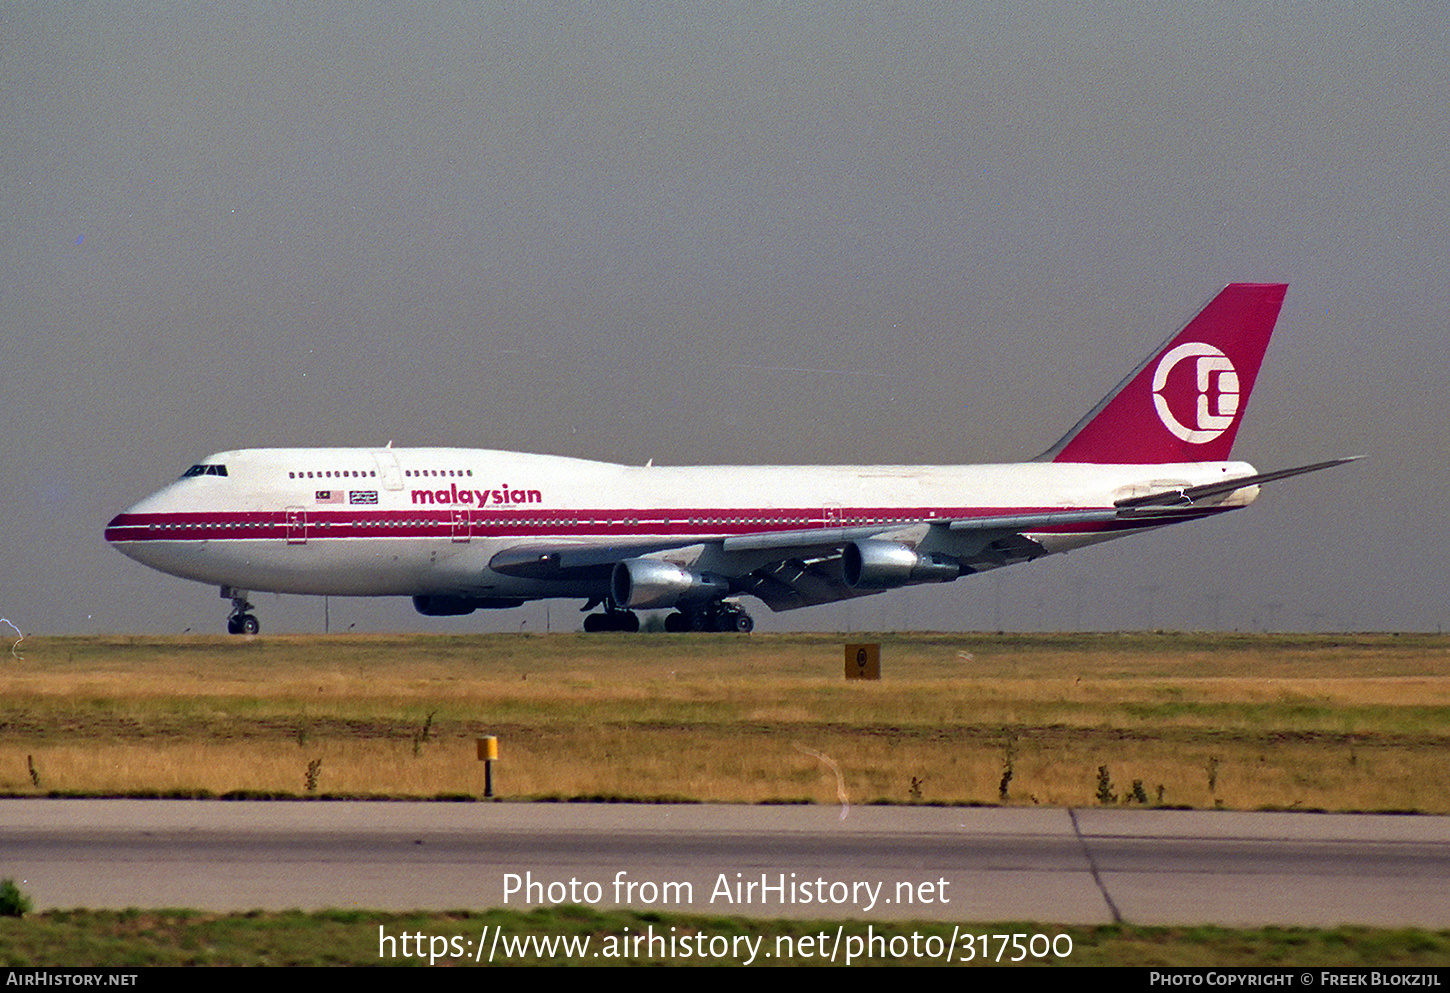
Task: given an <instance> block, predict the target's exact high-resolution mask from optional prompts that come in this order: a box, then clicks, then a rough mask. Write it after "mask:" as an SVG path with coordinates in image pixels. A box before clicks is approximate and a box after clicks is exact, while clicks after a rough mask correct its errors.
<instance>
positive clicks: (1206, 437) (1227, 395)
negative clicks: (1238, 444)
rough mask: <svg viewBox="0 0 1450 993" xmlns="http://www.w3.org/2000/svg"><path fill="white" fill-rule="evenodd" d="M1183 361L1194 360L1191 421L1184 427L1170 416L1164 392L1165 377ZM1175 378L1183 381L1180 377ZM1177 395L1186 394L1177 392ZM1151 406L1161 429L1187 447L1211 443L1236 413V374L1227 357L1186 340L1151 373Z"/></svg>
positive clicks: (1169, 407)
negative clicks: (1171, 433) (1190, 423)
mask: <svg viewBox="0 0 1450 993" xmlns="http://www.w3.org/2000/svg"><path fill="white" fill-rule="evenodd" d="M1185 359H1197V360H1198V361H1197V362H1194V363H1193V365H1192V377H1193V387H1194V391H1195V392H1194V396H1193V400H1192V402H1191V407H1190V408H1189V409H1191V411H1192V418H1191V419H1192V421H1193V424H1194V426H1193V427H1188V426H1187V425H1185V424H1184V423H1183V422H1182V421H1181V420H1179V419H1178V417H1177V416H1175V415H1174V413H1173V406H1172V404H1171V402H1170V401H1169V399H1168V396H1167V395H1166V393H1165V391H1166V390H1167V388H1168V383H1169V377H1170V375H1171V374H1172V372H1173V370H1174V368H1176V367H1177V366H1178V365H1179V364H1180V363H1182V362H1183V361H1184V360H1185ZM1175 378H1186V377H1183V376H1181V375H1180V376H1179V377H1175ZM1180 392H1186V391H1183V390H1180ZM1153 407H1154V409H1156V410H1157V411H1158V419H1159V420H1160V421H1162V422H1163V426H1164V427H1165V428H1167V429H1168V430H1169V431H1171V432H1173V436H1174V437H1176V438H1181V439H1183V440H1184V441H1186V442H1188V443H1189V444H1191V445H1201V444H1203V443H1204V442H1206V441H1212V440H1213V439H1215V438H1217V437H1218V436H1219V435H1221V434H1223V433H1224V432H1225V431H1226V430H1228V428H1229V426H1230V425H1232V424H1233V422H1234V417H1236V416H1237V415H1238V412H1239V374H1238V371H1237V370H1235V369H1234V364H1233V363H1232V362H1230V361H1229V358H1228V356H1227V355H1225V354H1224V353H1223V352H1220V351H1219V350H1218V349H1217V348H1214V347H1213V346H1212V345H1205V344H1204V343H1203V342H1201V341H1190V342H1188V343H1186V344H1183V345H1179V346H1178V347H1177V348H1174V349H1172V350H1171V351H1169V352H1168V354H1167V355H1165V356H1163V358H1162V359H1160V360H1159V362H1158V368H1157V369H1156V370H1154V372H1153Z"/></svg>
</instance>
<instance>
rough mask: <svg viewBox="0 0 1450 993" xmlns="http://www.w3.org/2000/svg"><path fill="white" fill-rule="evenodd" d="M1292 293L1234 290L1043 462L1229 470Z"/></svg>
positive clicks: (1275, 287) (1259, 286) (1269, 287)
mask: <svg viewBox="0 0 1450 993" xmlns="http://www.w3.org/2000/svg"><path fill="white" fill-rule="evenodd" d="M1288 288H1289V287H1288V285H1287V284H1285V283H1230V284H1229V285H1228V286H1226V287H1224V289H1223V291H1222V292H1220V293H1219V295H1218V296H1216V297H1214V298H1213V299H1212V300H1210V301H1209V303H1208V305H1207V306H1205V307H1204V308H1203V309H1202V310H1201V311H1199V312H1198V316H1197V317H1195V318H1194V319H1193V320H1191V321H1189V322H1188V324H1187V326H1186V327H1184V329H1183V330H1182V331H1179V332H1178V333H1177V334H1175V335H1173V336H1172V337H1171V338H1169V339H1168V340H1167V341H1165V342H1164V343H1163V344H1162V346H1160V347H1159V348H1158V349H1157V350H1156V351H1155V352H1153V354H1152V355H1149V356H1148V358H1146V359H1144V360H1143V363H1142V364H1141V365H1139V366H1138V368H1136V369H1134V370H1133V371H1132V372H1131V373H1129V374H1128V378H1127V379H1124V380H1123V381H1122V382H1121V383H1119V384H1118V386H1117V388H1116V389H1114V390H1113V392H1111V393H1109V394H1108V395H1107V396H1106V397H1104V398H1103V400H1102V402H1101V403H1099V404H1098V405H1097V406H1096V407H1094V408H1093V409H1092V410H1091V411H1090V412H1089V413H1088V415H1087V416H1086V417H1084V418H1083V419H1082V420H1081V421H1078V423H1077V424H1076V426H1074V427H1073V429H1072V430H1071V431H1069V432H1068V433H1067V434H1065V435H1063V437H1062V440H1061V441H1059V442H1058V443H1057V444H1055V445H1053V446H1052V447H1051V448H1049V449H1048V450H1047V451H1045V452H1043V453H1042V454H1041V455H1039V456H1038V457H1037V461H1039V462H1095V463H1118V464H1137V465H1146V464H1152V463H1158V462H1225V461H1227V460H1228V456H1229V451H1230V450H1231V449H1232V448H1233V443H1234V436H1235V435H1236V434H1237V433H1238V429H1239V421H1240V419H1241V418H1242V417H1243V413H1244V409H1245V408H1246V407H1247V406H1248V401H1249V393H1250V391H1251V390H1253V388H1254V380H1255V379H1257V378H1258V375H1259V364H1260V363H1261V362H1262V361H1263V359H1264V350H1265V349H1267V348H1268V346H1269V336H1270V335H1271V334H1273V332H1274V322H1275V321H1277V320H1278V319H1279V308H1280V307H1281V306H1282V305H1283V303H1284V293H1285V291H1286V290H1288Z"/></svg>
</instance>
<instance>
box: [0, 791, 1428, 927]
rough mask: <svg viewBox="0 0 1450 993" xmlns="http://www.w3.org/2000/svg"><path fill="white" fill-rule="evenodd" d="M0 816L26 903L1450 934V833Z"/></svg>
mask: <svg viewBox="0 0 1450 993" xmlns="http://www.w3.org/2000/svg"><path fill="white" fill-rule="evenodd" d="M842 813H843V811H842V810H841V809H840V808H836V807H825V806H789V807H785V806H781V807H772V806H714V805H673V806H671V805H664V806H659V805H642V804H641V805H634V804H618V805H586V804H526V803H499V804H486V803H471V804H470V803H462V804H460V803H362V802H270V803H269V802H223V801H161V800H156V801H145V800H140V801H136V800H0V877H7V876H9V877H14V878H15V879H16V880H17V882H18V883H19V884H20V886H21V888H22V889H23V890H24V891H26V892H27V893H29V894H30V895H31V896H32V897H33V898H34V900H35V902H36V906H37V909H49V908H66V907H91V908H107V907H109V908H123V907H143V908H148V907H149V908H157V907H192V908H197V909H206V910H250V909H268V910H281V909H288V908H300V909H319V908H327V907H334V908H351V907H364V908H376V909H390V910H412V909H432V910H442V909H482V908H487V907H509V908H517V909H526V908H528V907H532V906H537V905H540V904H549V903H581V904H586V905H592V906H597V907H600V908H607V907H613V906H621V905H625V906H632V907H636V908H640V909H651V910H664V911H686V912H699V913H709V914H716V915H745V916H755V917H794V918H830V919H849V918H857V919H871V920H889V919H936V920H951V921H959V922H971V921H1042V922H1055V923H1109V922H1113V921H1115V920H1121V921H1127V922H1131V923H1137V924H1191V923H1214V924H1223V925H1240V926H1251V925H1261V924H1298V925H1312V926H1333V925H1337V924H1367V925H1377V926H1409V925H1413V926H1421V927H1432V928H1443V927H1450V900H1447V899H1446V898H1445V894H1446V893H1450V818H1447V817H1414V816H1359V815H1326V814H1255V813H1215V812H1202V811H1151V810H1142V811H1128V810H1120V809H1080V810H1063V809H1040V808H1030V809H1024V808H1000V809H999V808H937V807H853V808H850V809H849V811H846V812H845V813H846V816H845V817H844V818H843V817H842V816H841V815H842Z"/></svg>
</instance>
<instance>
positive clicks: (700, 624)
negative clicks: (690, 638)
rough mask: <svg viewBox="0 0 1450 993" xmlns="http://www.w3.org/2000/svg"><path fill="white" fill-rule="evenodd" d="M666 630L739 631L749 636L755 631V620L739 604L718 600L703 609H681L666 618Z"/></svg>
mask: <svg viewBox="0 0 1450 993" xmlns="http://www.w3.org/2000/svg"><path fill="white" fill-rule="evenodd" d="M665 630H666V631H670V632H679V631H738V632H740V633H741V634H749V633H750V632H751V631H754V630H755V619H754V618H752V617H751V616H750V615H749V614H747V613H746V612H745V608H744V607H742V606H740V604H738V603H726V602H725V601H724V600H717V601H715V602H714V603H707V604H705V605H704V606H702V607H683V606H682V607H681V608H680V609H679V610H677V611H675V612H674V613H673V614H670V615H669V616H668V617H666V618H665Z"/></svg>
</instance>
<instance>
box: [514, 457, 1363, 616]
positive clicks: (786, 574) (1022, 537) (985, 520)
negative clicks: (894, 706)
mask: <svg viewBox="0 0 1450 993" xmlns="http://www.w3.org/2000/svg"><path fill="white" fill-rule="evenodd" d="M1352 461H1354V459H1353V458H1346V459H1335V460H1333V461H1329V462H1319V463H1316V464H1314V465H1308V466H1300V467H1297V468H1293V469H1281V470H1277V471H1274V472H1265V473H1258V474H1256V475H1252V476H1240V477H1237V478H1235V479H1228V480H1223V481H1220V482H1215V483H1209V484H1205V485H1201V486H1191V487H1180V488H1173V489H1167V490H1163V491H1161V492H1157V493H1149V494H1144V495H1140V496H1134V497H1129V498H1125V499H1123V500H1119V501H1117V502H1116V503H1115V504H1114V505H1113V506H1111V507H1089V508H1083V509H1071V510H1044V511H1040V512H1032V511H1028V512H1018V513H1010V514H987V515H981V516H974V517H962V518H932V519H924V520H918V521H894V522H891V523H889V524H879V523H878V524H862V525H853V526H849V527H834V528H806V529H798V530H792V531H766V532H759V533H756V534H744V535H721V536H718V537H710V536H707V537H692V538H686V539H675V540H671V539H668V538H663V539H651V540H644V541H633V542H608V543H604V542H589V541H587V540H586V541H578V542H573V541H555V542H538V543H531V544H526V545H518V546H515V547H512V548H509V549H505V550H504V551H501V552H499V553H498V554H497V555H495V556H494V557H493V559H492V560H491V561H490V563H489V566H490V568H492V569H493V570H495V571H496V572H501V573H505V574H507V575H514V576H523V577H528V578H534V579H545V580H548V579H557V580H561V581H562V580H574V581H577V580H598V581H600V582H601V584H606V585H601V589H607V588H608V587H607V583H608V581H609V576H610V574H611V573H612V572H613V570H614V568H615V567H616V566H617V565H619V564H620V563H621V562H624V561H626V560H629V559H639V558H653V559H667V560H670V561H678V563H679V564H682V565H684V566H685V567H687V568H692V569H696V570H699V571H701V572H709V573H712V574H714V575H716V576H720V577H724V578H726V579H728V580H729V583H730V591H731V592H732V593H748V594H750V595H751V596H754V597H756V598H757V599H759V600H762V601H763V602H764V603H765V604H766V606H768V607H770V608H771V609H772V610H775V611H782V610H794V609H796V608H799V607H809V606H814V605H817V604H823V603H832V602H834V601H838V600H846V599H850V598H853V597H860V596H870V595H872V594H875V593H881V592H884V589H882V588H874V587H855V586H852V585H850V584H849V583H848V582H847V581H846V576H845V571H844V555H843V553H844V551H845V550H846V546H847V545H849V544H851V543H853V542H872V541H875V542H883V543H892V544H897V545H903V546H906V547H907V548H910V549H913V550H919V551H922V552H925V553H927V554H931V553H943V554H946V555H948V556H949V557H950V559H951V560H952V561H954V562H957V563H959V564H960V567H961V569H960V575H968V574H970V573H974V572H984V571H986V570H989V569H995V568H998V567H1000V566H1005V565H1012V564H1014V563H1017V562H1025V561H1028V560H1031V559H1035V558H1038V557H1040V556H1042V555H1044V554H1046V550H1045V549H1044V548H1043V547H1042V546H1041V545H1040V544H1039V543H1038V542H1037V541H1035V540H1034V539H1033V538H1032V537H1030V536H1031V535H1032V534H1034V533H1038V532H1042V531H1052V530H1058V529H1062V528H1064V527H1067V528H1071V526H1074V525H1111V524H1114V523H1124V524H1126V523H1128V522H1131V523H1135V524H1138V525H1142V524H1143V523H1144V521H1145V520H1147V521H1150V522H1158V521H1161V522H1162V523H1165V524H1166V523H1169V522H1171V521H1173V520H1175V519H1182V518H1190V517H1196V516H1200V515H1201V514H1202V513H1203V512H1204V511H1206V510H1210V509H1212V508H1213V506H1214V503H1213V502H1212V500H1213V498H1214V497H1220V496H1225V495H1227V494H1229V493H1232V492H1234V491H1235V490H1239V489H1243V488H1245V487H1249V486H1257V485H1258V484H1260V483H1266V482H1272V481H1274V480H1278V479H1286V478H1288V477H1290V476H1297V475H1300V474H1303V473H1306V472H1314V471H1317V470H1319V469H1327V468H1329V467H1331V466H1336V465H1342V464H1344V463H1345V462H1352ZM601 596H602V594H601Z"/></svg>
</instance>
